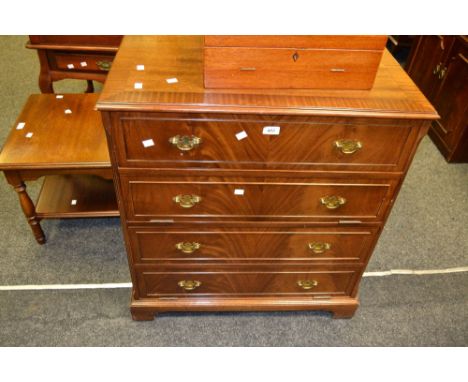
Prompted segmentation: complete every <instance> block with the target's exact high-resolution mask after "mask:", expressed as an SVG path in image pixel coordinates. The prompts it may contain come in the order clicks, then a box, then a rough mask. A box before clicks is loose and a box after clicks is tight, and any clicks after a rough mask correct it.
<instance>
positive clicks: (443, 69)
mask: <svg viewBox="0 0 468 382" xmlns="http://www.w3.org/2000/svg"><path fill="white" fill-rule="evenodd" d="M446 72H447V67H446V66H444V67H443V68H441V69H440V71H439V80H441V79H442V78H444V77H445V73H446Z"/></svg>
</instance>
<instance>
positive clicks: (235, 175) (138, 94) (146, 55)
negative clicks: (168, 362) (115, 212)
mask: <svg viewBox="0 0 468 382" xmlns="http://www.w3.org/2000/svg"><path fill="white" fill-rule="evenodd" d="M313 40H314V39H313V38H311V39H310V41H313ZM310 41H309V42H310ZM315 41H319V39H317V37H315ZM327 41H331V40H327ZM267 43H268V38H266V39H265V44H267ZM351 43H352V40H350V44H351ZM354 43H359V42H358V41H354ZM382 43H383V42H382ZM203 44H204V42H203V37H198V36H196V37H192V36H127V37H125V38H124V40H123V42H122V45H121V48H120V50H119V52H118V54H117V56H116V59H115V61H114V64H113V66H112V69H111V71H110V73H109V76H108V79H107V81H106V84H105V86H104V89H103V92H102V94H101V96H100V99H99V102H98V109H99V110H101V111H102V117H103V121H104V126H105V128H106V133H107V138H108V144H109V148H110V154H111V162H112V168H113V171H114V181H115V187H116V190H117V194H118V201H119V210H120V214H121V223H122V228H123V233H124V238H125V242H126V247H127V254H128V261H129V266H130V274H131V277H132V282H133V293H132V301H131V312H132V317H133V318H134V319H135V320H150V319H152V318H153V316H154V313H157V312H165V311H192V310H197V311H255V310H265V311H271V310H326V311H331V312H333V314H334V317H335V318H345V317H346V318H349V317H351V316H352V315H353V314H354V312H355V310H356V309H357V307H358V300H357V293H358V287H359V281H360V278H361V275H362V273H363V272H364V270H365V267H366V265H367V263H368V261H369V258H370V256H371V253H372V250H373V248H374V246H375V244H376V242H377V239H378V236H379V234H380V232H381V230H382V227H383V225H384V223H385V221H386V219H387V217H388V214H389V213H390V210H391V206H392V204H393V203H394V200H395V198H396V196H397V193H398V190H399V189H400V187H401V184H402V181H403V179H404V176H405V174H406V171H407V170H408V167H409V165H410V162H411V160H412V158H413V156H414V154H415V152H416V148H417V145H418V143H419V142H420V140H421V139H422V138H423V136H424V135H425V133H426V131H427V128H428V126H429V123H430V121H431V120H433V119H436V118H437V113H436V112H435V111H434V109H433V108H432V106H431V105H430V104H429V103H428V102H427V100H426V99H425V97H424V96H423V95H422V94H421V93H420V92H419V90H418V89H417V87H416V86H415V85H414V84H413V83H412V82H411V80H410V79H409V77H408V76H407V75H406V74H405V73H404V71H403V70H402V69H401V67H400V66H399V65H398V63H396V61H395V60H394V59H393V58H392V57H391V56H390V55H389V54H388V52H385V53H384V54H383V58H382V62H381V64H380V67H379V70H378V72H377V76H376V80H375V84H374V86H373V88H372V89H371V90H369V91H362V90H352V91H337V90H334V91H332V90H303V89H296V90H293V89H265V90H263V89H262V90H258V89H242V90H240V89H205V88H204V86H203V47H204V45H203ZM232 44H233V45H235V44H238V42H232ZM137 65H144V66H145V69H144V71H138V70H137V69H136V67H137ZM170 78H177V82H174V81H172V82H173V83H169V82H167V81H166V80H167V79H170ZM135 83H141V84H142V85H141V88H135ZM268 126H269V127H272V126H273V127H276V128H273V129H267V130H266V132H271V131H273V132H274V131H276V132H278V130H279V135H264V134H263V131H264V128H265V127H268ZM278 127H279V129H278ZM242 132H244V134H241V135H240V139H239V136H236V134H238V133H242ZM245 134H246V135H247V136H245ZM336 141H340V142H341V141H345V142H344V143H343V142H341V143H340V145H338V146H337V145H336ZM346 141H351V143H349V142H347V143H346ZM358 143H359V144H358ZM327 197H328V198H327ZM330 197H331V198H330ZM333 197H335V198H333ZM322 198H323V199H324V201H322ZM327 206H329V207H330V208H327ZM335 207H336V208H335ZM316 242H317V243H318V244H314V243H316ZM326 244H328V245H326ZM309 245H310V246H311V247H312V248H316V250H317V251H318V252H319V253H314V252H313V251H312V249H311V247H310V246H309ZM184 251H185V252H184ZM321 251H323V252H322V253H320V252H321ZM299 284H300V285H299ZM315 284H317V285H315ZM304 288H305V289H304Z"/></svg>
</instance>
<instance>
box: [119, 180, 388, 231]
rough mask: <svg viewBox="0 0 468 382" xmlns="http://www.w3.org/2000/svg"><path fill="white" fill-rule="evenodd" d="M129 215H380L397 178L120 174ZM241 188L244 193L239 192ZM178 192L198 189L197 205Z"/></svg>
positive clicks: (366, 217) (329, 217)
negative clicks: (334, 200)
mask: <svg viewBox="0 0 468 382" xmlns="http://www.w3.org/2000/svg"><path fill="white" fill-rule="evenodd" d="M121 187H122V192H123V194H124V195H125V198H126V200H127V201H128V202H127V204H126V207H127V212H126V216H127V219H128V220H130V221H137V220H143V221H151V220H152V219H154V218H160V217H168V218H172V219H174V221H175V222H177V219H178V218H188V217H192V218H197V219H205V218H207V219H213V218H218V219H219V218H228V217H230V218H258V219H260V218H268V219H276V220H284V219H291V218H294V219H295V220H299V219H314V220H333V221H338V220H341V219H357V220H361V221H372V220H380V219H381V218H382V216H383V215H384V214H385V212H386V207H387V205H388V202H389V200H390V199H391V195H392V194H393V191H394V187H395V181H385V180H379V181H372V180H369V179H355V180H353V181H352V182H349V181H344V180H335V179H329V180H328V181H327V180H325V179H321V180H320V181H319V182H310V181H309V182H305V181H304V180H303V179H299V180H296V182H294V179H282V178H273V179H262V178H251V177H249V178H245V177H244V178H205V177H203V176H198V177H192V178H182V179H180V178H177V179H170V178H169V179H167V178H162V177H154V178H153V177H150V176H146V177H138V178H135V177H132V178H127V177H126V176H121ZM236 190H242V192H243V195H236ZM177 195H197V196H199V197H200V198H201V201H200V202H199V203H196V204H194V205H193V207H189V208H186V207H182V206H180V205H179V204H178V203H176V202H175V201H174V200H173V198H174V197H175V196H177ZM330 195H331V196H333V195H336V196H340V197H343V198H345V199H346V203H345V204H344V205H341V206H339V207H337V208H335V209H330V208H327V206H326V205H324V204H323V203H321V198H322V197H326V196H330Z"/></svg>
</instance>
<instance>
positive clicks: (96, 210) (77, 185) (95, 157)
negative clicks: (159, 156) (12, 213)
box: [0, 94, 119, 244]
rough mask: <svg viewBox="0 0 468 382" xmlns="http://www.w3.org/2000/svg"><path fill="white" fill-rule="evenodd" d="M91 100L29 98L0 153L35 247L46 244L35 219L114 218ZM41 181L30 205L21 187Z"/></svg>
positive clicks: (69, 96) (97, 118) (90, 97)
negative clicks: (30, 181) (37, 244)
mask: <svg viewBox="0 0 468 382" xmlns="http://www.w3.org/2000/svg"><path fill="white" fill-rule="evenodd" d="M60 97H61V98H60ZM96 100H97V95H95V94H63V95H59V98H57V95H52V94H36V95H31V96H30V97H29V98H28V100H27V102H26V104H25V106H24V108H23V110H22V112H21V113H20V115H19V116H18V118H17V120H16V121H15V124H14V125H13V128H12V130H11V132H10V134H9V136H8V138H7V140H6V142H5V144H4V146H3V148H2V151H1V153H0V170H2V171H3V172H4V173H5V177H6V179H7V181H8V183H9V184H10V185H11V186H12V187H13V188H14V189H15V191H16V192H17V194H18V198H19V201H20V205H21V208H22V210H23V213H24V215H25V217H26V219H27V221H28V223H29V225H30V227H31V230H32V231H33V234H34V236H35V238H36V241H37V242H38V243H40V244H43V243H45V241H46V238H45V234H44V232H43V231H42V228H41V226H40V220H41V219H44V218H58V217H97V216H118V215H119V212H118V210H117V202H116V199H115V191H114V189H113V186H112V183H111V182H110V181H109V180H110V179H112V172H111V164H110V159H109V151H108V147H107V142H106V136H105V133H104V128H103V126H102V121H101V118H100V115H99V112H97V111H96V109H95V103H96ZM66 110H70V111H71V113H66ZM43 176H46V179H45V181H44V184H43V187H42V190H41V193H40V195H39V198H38V201H37V205H35V204H34V202H33V201H32V200H31V198H30V197H29V195H28V193H27V189H26V184H25V181H27V180H36V179H38V178H40V177H43ZM49 176H50V177H49ZM105 179H107V180H105Z"/></svg>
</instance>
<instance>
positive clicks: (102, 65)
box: [96, 61, 112, 71]
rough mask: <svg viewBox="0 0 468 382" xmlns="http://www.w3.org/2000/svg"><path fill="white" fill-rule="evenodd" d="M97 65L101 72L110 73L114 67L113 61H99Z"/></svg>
mask: <svg viewBox="0 0 468 382" xmlns="http://www.w3.org/2000/svg"><path fill="white" fill-rule="evenodd" d="M96 65H97V67H98V68H99V69H100V70H104V71H109V70H110V68H111V66H112V61H97V62H96Z"/></svg>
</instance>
